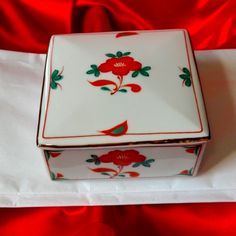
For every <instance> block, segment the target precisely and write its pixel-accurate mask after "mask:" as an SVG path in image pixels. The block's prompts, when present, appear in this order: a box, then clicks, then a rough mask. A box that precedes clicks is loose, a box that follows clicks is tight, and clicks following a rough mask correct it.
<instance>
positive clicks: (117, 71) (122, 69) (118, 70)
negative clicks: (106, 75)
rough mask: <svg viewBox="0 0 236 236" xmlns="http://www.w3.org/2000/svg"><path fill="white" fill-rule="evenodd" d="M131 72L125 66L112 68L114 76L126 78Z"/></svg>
mask: <svg viewBox="0 0 236 236" xmlns="http://www.w3.org/2000/svg"><path fill="white" fill-rule="evenodd" d="M129 72H130V69H129V68H128V67H126V66H124V67H113V68H112V74H113V75H119V76H124V75H128V74H129Z"/></svg>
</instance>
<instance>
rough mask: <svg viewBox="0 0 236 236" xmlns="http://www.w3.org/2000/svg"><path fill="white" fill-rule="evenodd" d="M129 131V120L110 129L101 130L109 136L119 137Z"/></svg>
mask: <svg viewBox="0 0 236 236" xmlns="http://www.w3.org/2000/svg"><path fill="white" fill-rule="evenodd" d="M127 131H128V122H127V120H126V121H124V122H122V123H120V124H118V125H116V126H114V127H112V128H110V129H107V130H102V131H100V132H101V133H103V134H106V135H109V136H114V137H118V136H122V135H125V134H126V133H127Z"/></svg>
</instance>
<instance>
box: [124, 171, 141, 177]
mask: <svg viewBox="0 0 236 236" xmlns="http://www.w3.org/2000/svg"><path fill="white" fill-rule="evenodd" d="M122 174H128V175H129V176H130V177H138V176H139V175H140V174H139V173H138V172H135V171H126V172H122Z"/></svg>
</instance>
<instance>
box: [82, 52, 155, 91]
mask: <svg viewBox="0 0 236 236" xmlns="http://www.w3.org/2000/svg"><path fill="white" fill-rule="evenodd" d="M130 54H131V52H121V51H118V52H116V53H115V54H114V53H107V54H105V55H106V56H107V57H109V59H107V60H106V61H105V62H103V63H101V64H100V65H98V66H97V65H96V64H91V65H90V69H89V70H88V71H86V74H88V75H94V76H95V77H99V76H100V75H101V74H102V73H108V72H111V73H112V74H113V75H115V76H116V78H117V80H116V81H113V80H109V79H107V78H102V79H98V80H95V81H88V82H89V83H90V84H91V85H93V86H96V87H100V88H101V90H103V91H109V92H110V94H111V95H113V94H116V93H117V92H120V93H127V92H128V90H130V91H131V92H133V93H138V92H140V91H141V89H142V88H141V86H140V85H138V84H135V83H127V84H126V83H124V77H125V76H126V75H128V74H129V73H130V72H132V73H131V77H132V78H135V77H137V76H138V75H142V76H145V77H149V72H148V71H149V70H151V67H150V66H144V67H143V66H142V64H141V63H140V62H138V61H135V60H134V58H133V57H131V56H130Z"/></svg>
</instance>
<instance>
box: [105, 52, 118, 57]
mask: <svg viewBox="0 0 236 236" xmlns="http://www.w3.org/2000/svg"><path fill="white" fill-rule="evenodd" d="M106 56H107V57H116V55H114V54H113V53H107V54H106Z"/></svg>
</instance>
